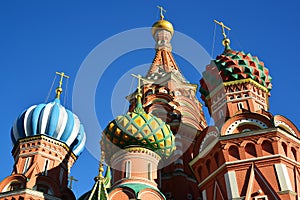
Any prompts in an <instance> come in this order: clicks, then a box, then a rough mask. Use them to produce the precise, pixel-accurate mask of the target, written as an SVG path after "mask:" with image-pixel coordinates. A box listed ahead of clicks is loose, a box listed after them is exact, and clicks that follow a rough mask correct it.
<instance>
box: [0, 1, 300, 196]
mask: <svg viewBox="0 0 300 200" xmlns="http://www.w3.org/2000/svg"><path fill="white" fill-rule="evenodd" d="M157 5H162V6H164V7H165V9H166V10H167V13H166V14H165V16H166V19H168V20H170V21H171V22H172V23H173V25H174V27H175V30H176V31H179V32H181V33H184V34H185V35H187V36H188V37H190V38H192V39H194V40H195V41H197V42H198V43H199V44H201V45H202V46H203V47H204V49H206V51H207V52H208V53H209V54H210V55H211V52H212V46H213V35H214V27H215V25H214V24H213V20H214V19H217V20H220V21H223V22H224V23H225V24H227V25H228V26H229V27H231V28H232V31H231V32H230V34H229V37H230V39H231V41H232V43H231V47H232V48H233V49H236V50H243V51H245V52H251V54H252V55H256V56H258V57H259V59H260V60H262V61H264V63H265V66H266V67H267V68H269V70H270V74H271V76H272V77H273V90H272V91H271V98H270V111H271V112H272V113H273V114H281V115H284V116H286V117H287V118H289V119H291V120H292V121H293V122H294V123H295V124H296V126H298V127H300V121H299V117H298V112H299V110H300V109H299V107H298V102H299V101H298V99H299V97H300V95H299V88H298V86H299V85H298V80H299V73H300V67H299V64H298V57H299V53H300V50H299V47H300V37H299V31H300V20H299V19H300V13H299V11H298V8H299V6H300V2H299V1H297V0H291V1H271V0H266V1H259V0H254V1H235V0H234V1H227V2H226V3H224V1H220V0H216V1H197V0H187V1H179V0H172V1H171V0H169V1H167V0H142V1H141V0H126V1H116V0H111V1H96V0H94V1H76V0H74V1H58V0H53V1H37V0H25V1H15V0H12V1H8V0H7V1H5V0H2V1H0V19H1V20H0V27H1V29H0V36H1V37H0V55H1V56H0V58H1V59H0V66H1V69H2V72H1V73H0V76H1V79H0V80H1V84H0V89H1V91H2V98H1V106H0V113H1V115H0V119H1V123H0V134H1V140H0V146H1V150H2V152H1V153H2V156H1V158H0V166H1V171H0V179H1V180H2V179H3V178H4V177H6V176H8V175H9V174H10V172H11V170H12V166H13V159H12V157H11V149H12V146H11V143H10V128H11V126H12V124H13V122H14V121H15V119H16V118H17V116H18V115H19V114H20V113H21V112H22V111H23V110H24V109H26V108H28V107H29V106H31V105H33V104H38V103H42V102H44V101H45V99H46V97H47V95H48V92H49V89H50V87H51V84H52V81H53V77H54V74H55V71H64V72H65V73H66V74H68V75H69V76H70V77H71V78H70V80H69V83H68V90H67V94H68V95H67V102H65V104H64V105H66V107H68V108H72V91H74V88H73V85H74V81H75V78H76V75H78V72H79V69H80V68H81V67H82V63H83V61H84V60H85V59H86V58H87V57H88V55H89V54H90V53H91V52H92V50H93V49H94V48H96V47H97V46H99V45H101V42H103V41H107V39H109V38H110V37H112V36H114V35H116V34H119V33H122V32H123V31H127V30H135V29H137V28H141V27H150V26H151V25H152V24H153V23H154V22H155V21H156V20H157V19H158V18H159V11H158V9H157V8H156V6H157ZM142 37H145V40H147V41H148V40H150V39H151V34H150V32H149V34H148V35H147V34H145V35H143V36H142ZM175 37H176V35H175V36H174V39H175ZM132 42H133V43H134V42H137V43H138V42H140V41H135V40H134V39H132V40H129V41H128V44H130V43H132ZM122 45H124V43H120V45H118V44H115V43H113V44H112V45H111V46H110V47H108V48H107V52H116V51H117V50H118V49H121V48H122ZM175 46H176V45H175V44H174V48H175ZM214 46H215V48H214V52H213V55H214V57H215V56H216V55H217V54H220V53H221V52H222V50H223V47H222V45H221V32H220V28H218V29H217V32H216V42H215V45H214ZM153 47H154V41H153ZM176 48H180V45H177V46H176ZM175 50H176V49H174V51H175ZM195 53H197V52H191V54H195ZM153 57H154V50H153V49H149V48H147V49H140V50H136V51H131V52H128V53H126V54H124V55H120V56H119V57H118V58H117V59H115V60H113V62H112V63H111V64H110V65H109V66H107V68H106V70H105V71H104V73H103V75H102V76H101V78H100V81H99V84H98V85H97V86H96V88H97V91H96V96H95V108H96V113H97V117H98V120H99V123H100V125H101V127H103V126H105V125H106V123H107V122H108V121H110V120H111V119H112V118H113V117H114V114H113V113H112V112H111V109H110V108H111V105H112V106H114V105H113V104H115V102H114V101H112V100H111V98H112V97H113V98H120V99H124V98H123V96H122V95H123V93H122V94H120V95H118V94H117V95H116V94H113V90H114V89H115V88H116V87H119V88H121V89H120V90H123V88H126V91H125V89H124V91H123V92H124V94H126V93H127V94H128V93H129V91H130V88H132V87H130V86H131V82H128V87H127V85H126V84H125V85H124V84H122V87H120V86H118V84H119V85H120V82H118V81H119V80H123V78H124V77H122V75H123V74H124V73H127V74H128V73H129V72H131V71H130V70H131V69H132V68H133V67H138V70H137V72H142V71H147V68H148V67H149V65H147V63H151V61H152V59H153ZM101 59H104V58H102V57H101V54H100V55H99V60H100V61H101ZM176 60H177V63H178V65H179V67H180V68H181V69H182V71H183V74H184V75H185V77H186V78H187V79H189V80H190V82H192V83H199V82H198V81H199V79H200V78H201V75H200V74H199V73H197V72H198V71H199V70H200V69H195V68H193V67H192V66H191V65H190V63H189V62H188V61H187V60H185V58H182V57H180V56H176ZM207 64H208V63H207ZM197 67H199V66H197ZM197 67H196V68H197ZM202 67H204V66H202ZM200 71H201V70H200ZM87 79H89V77H87ZM56 84H57V83H56ZM125 86H126V87H125ZM75 89H76V88H75ZM52 98H54V90H53V91H52V93H51V95H50V100H52ZM124 102H125V101H124ZM88 103H89V102H84V101H83V102H82V104H83V106H84V105H85V104H88ZM117 104H118V105H115V106H118V107H120V108H121V107H122V108H124V107H125V108H126V105H123V104H124V103H117ZM119 104H122V105H119ZM115 106H114V107H115ZM123 110H124V109H117V111H116V113H118V114H121V113H122V112H123ZM125 110H126V109H125ZM79 117H80V118H81V116H79ZM87 118H88V117H86V116H85V120H82V121H88V119H87ZM87 129H88V128H87ZM93 134H96V135H99V134H100V132H95V133H93V132H92V131H90V132H89V133H88V136H89V135H93ZM95 145H97V144H95ZM97 168H98V161H97V159H96V158H94V156H93V155H91V154H90V153H89V152H88V151H86V150H85V151H84V152H83V154H82V155H81V156H80V157H79V159H78V161H77V162H76V164H75V165H74V167H73V168H72V170H71V174H72V175H73V176H75V177H76V178H77V179H78V180H79V181H78V182H76V183H75V184H74V187H73V189H74V193H75V194H76V195H77V196H80V195H81V194H83V193H84V192H85V191H87V190H89V189H90V188H91V187H92V184H93V183H94V182H93V178H94V176H96V175H97Z"/></svg>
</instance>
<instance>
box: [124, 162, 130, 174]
mask: <svg viewBox="0 0 300 200" xmlns="http://www.w3.org/2000/svg"><path fill="white" fill-rule="evenodd" d="M130 176H131V161H130V160H127V161H126V162H125V178H130Z"/></svg>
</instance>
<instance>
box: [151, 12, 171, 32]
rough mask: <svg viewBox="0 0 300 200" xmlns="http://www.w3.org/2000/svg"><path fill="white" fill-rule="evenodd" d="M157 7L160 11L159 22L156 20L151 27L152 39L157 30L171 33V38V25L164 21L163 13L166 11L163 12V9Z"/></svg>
mask: <svg viewBox="0 0 300 200" xmlns="http://www.w3.org/2000/svg"><path fill="white" fill-rule="evenodd" d="M157 7H158V8H159V9H160V20H158V21H157V22H155V23H154V24H153V25H152V30H151V32H152V36H153V37H154V36H155V33H156V32H157V31H158V30H167V31H169V32H170V33H171V36H173V33H174V28H173V25H172V24H171V22H169V21H167V20H164V15H163V12H166V10H164V8H163V7H161V6H157Z"/></svg>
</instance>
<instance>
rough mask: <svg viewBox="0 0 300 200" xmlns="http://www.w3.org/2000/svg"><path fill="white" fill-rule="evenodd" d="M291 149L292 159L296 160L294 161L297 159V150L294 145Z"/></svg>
mask: <svg viewBox="0 0 300 200" xmlns="http://www.w3.org/2000/svg"><path fill="white" fill-rule="evenodd" d="M291 151H292V156H293V159H294V160H296V161H298V160H297V150H296V149H295V148H294V147H292V149H291Z"/></svg>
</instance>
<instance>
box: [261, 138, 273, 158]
mask: <svg viewBox="0 0 300 200" xmlns="http://www.w3.org/2000/svg"><path fill="white" fill-rule="evenodd" d="M261 147H262V150H263V155H264V156H265V155H273V154H274V151H273V147H272V143H271V142H270V141H268V140H265V141H263V143H262V144H261Z"/></svg>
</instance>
